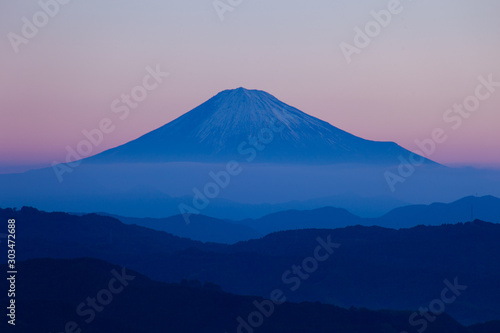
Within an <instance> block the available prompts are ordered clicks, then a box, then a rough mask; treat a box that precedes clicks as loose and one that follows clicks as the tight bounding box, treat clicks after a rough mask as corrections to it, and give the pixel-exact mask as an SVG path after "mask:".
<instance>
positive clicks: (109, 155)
mask: <svg viewBox="0 0 500 333" xmlns="http://www.w3.org/2000/svg"><path fill="white" fill-rule="evenodd" d="M336 112H341V111H340V110H339V111H336ZM412 158H413V160H415V159H417V160H421V162H422V163H421V164H420V163H419V164H418V165H413V164H411V162H410V161H411V160H412ZM405 163H406V164H405ZM228 170H229V171H230V173H231V174H228V173H229V172H228ZM388 175H390V176H388ZM398 177H399V178H398ZM498 184H500V172H498V171H494V170H476V169H470V168H469V169H467V168H461V169H460V168H459V169H456V168H447V167H444V166H442V165H439V164H437V163H434V162H432V161H430V160H428V159H421V158H420V157H418V155H415V154H413V153H412V152H409V151H407V150H406V149H404V148H402V147H400V146H398V145H397V144H395V143H390V142H375V141H369V140H365V139H362V138H359V137H356V136H355V135H352V134H350V133H347V132H345V131H343V130H341V129H339V128H336V127H334V126H332V125H330V124H328V123H326V122H324V121H322V120H319V119H317V118H314V117H312V116H309V115H307V114H306V113H303V112H301V111H299V110H297V109H296V108H293V107H291V106H289V105H287V104H285V103H283V102H281V101H279V100H278V99H276V98H275V97H273V96H271V95H270V94H268V93H265V92H263V91H258V90H247V89H243V88H238V89H234V90H226V91H223V92H221V93H219V94H217V95H216V96H214V97H213V98H211V99H210V100H208V101H207V102H205V103H203V104H202V105H200V106H199V107H197V108H195V109H193V110H192V111H190V112H188V113H186V114H184V115H183V116H181V117H179V118H177V119H176V120H174V121H172V122H170V123H168V124H166V125H164V126H161V127H159V128H158V129H156V130H154V131H152V132H150V133H147V134H145V135H143V136H141V137H140V138H138V139H136V140H133V141H131V142H129V143H125V144H123V145H121V146H119V147H116V148H113V149H110V150H107V151H104V152H102V153H100V154H97V155H95V156H92V157H89V158H86V159H83V160H81V161H80V162H78V163H69V164H61V165H55V166H54V167H53V168H45V169H39V170H32V171H29V172H26V173H22V174H5V175H0V187H1V188H2V189H4V191H2V192H0V200H1V202H2V203H3V204H4V206H9V207H21V206H24V205H30V206H33V207H38V208H40V209H44V210H49V211H53V210H56V211H73V212H88V213H90V212H99V211H101V212H107V213H110V214H115V215H121V216H128V217H156V218H162V217H166V216H172V215H176V214H177V213H183V209H180V208H179V206H181V205H182V206H183V207H189V209H188V211H190V212H194V213H196V214H202V215H203V214H206V215H211V216H214V217H218V218H230V219H244V218H258V217H261V216H263V215H266V214H269V213H273V212H277V211H281V210H286V209H315V208H321V207H324V206H328V205H334V206H337V207H341V208H347V209H351V210H352V209H353V208H354V209H355V210H356V212H355V213H357V214H360V215H362V216H365V217H374V216H376V215H378V214H383V213H386V212H388V211H389V210H391V209H393V208H396V207H398V206H401V203H405V202H407V203H419V204H429V203H432V202H438V201H440V202H449V201H453V200H457V199H458V198H461V197H465V196H470V195H472V194H475V193H481V194H482V195H484V194H490V195H495V196H500V186H498ZM207 191H208V192H207ZM42 193H43V194H42ZM356 198H357V199H356ZM360 198H361V199H360ZM381 198H382V199H381ZM375 201H376V202H377V203H376V204H375V203H374V202H375ZM185 210H186V209H184V211H185Z"/></svg>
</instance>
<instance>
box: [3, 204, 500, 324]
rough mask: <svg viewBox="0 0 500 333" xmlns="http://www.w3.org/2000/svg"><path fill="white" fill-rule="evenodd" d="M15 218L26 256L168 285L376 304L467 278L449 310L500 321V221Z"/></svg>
mask: <svg viewBox="0 0 500 333" xmlns="http://www.w3.org/2000/svg"><path fill="white" fill-rule="evenodd" d="M12 217H14V218H16V219H17V220H18V222H17V225H18V235H19V236H18V237H19V239H18V241H17V242H18V245H17V248H18V256H19V259H30V258H40V257H52V258H75V257H95V258H99V259H103V260H106V261H110V262H113V263H116V264H120V265H124V266H126V267H129V268H130V269H134V270H137V271H140V272H141V273H144V274H146V275H148V276H151V277H152V278H154V279H156V280H160V281H164V282H179V281H181V280H182V279H184V278H189V279H199V280H201V281H203V282H213V283H216V284H218V285H221V286H222V287H223V288H224V290H226V291H228V292H232V293H236V294H245V295H260V296H263V297H268V295H269V292H270V291H272V290H273V289H275V288H276V287H277V286H281V287H282V288H286V289H287V290H290V289H295V290H294V292H293V293H291V294H290V296H289V299H290V300H291V301H296V302H301V301H321V302H324V303H330V304H335V305H338V306H343V307H350V306H356V307H367V308H372V309H387V308H389V309H397V310H407V309H416V308H419V307H421V306H428V305H429V303H430V302H431V301H433V300H434V299H436V298H439V297H440V295H441V292H442V290H443V288H445V287H446V283H445V282H444V281H445V280H448V281H449V282H450V283H454V281H457V283H458V284H460V285H466V286H467V288H466V290H465V291H463V292H462V293H461V295H460V297H458V298H457V299H456V300H455V301H454V302H453V303H452V304H449V305H447V306H446V311H447V313H449V314H450V315H451V316H453V317H454V318H455V319H457V320H458V321H459V322H461V323H465V324H472V323H477V322H482V321H488V320H495V319H499V318H500V305H499V303H498V299H499V298H500V284H499V283H498V281H500V268H499V267H500V266H498V262H499V260H500V243H499V242H498V239H499V238H500V225H498V224H492V223H486V222H481V221H474V222H470V223H465V224H456V225H443V226H434V227H423V226H420V227H416V228H412V229H402V230H394V229H385V228H380V227H361V226H358V227H349V228H343V229H334V230H328V229H310V230H297V231H287V232H279V233H274V234H270V235H268V236H266V237H264V238H262V239H257V240H251V241H247V242H240V243H237V244H234V245H231V246H228V245H221V244H210V243H205V244H204V243H201V242H194V241H191V240H187V239H181V238H178V237H175V236H172V235H169V234H167V233H164V232H159V231H154V230H149V229H146V228H142V227H138V226H127V225H124V224H122V223H120V222H119V221H117V220H115V219H113V218H110V217H101V216H97V215H86V216H82V217H80V216H73V215H69V214H63V213H44V212H39V211H37V210H35V209H30V208H24V209H22V210H20V211H16V212H15V211H12V210H8V209H7V210H0V219H7V218H12ZM318 239H321V241H319V240H318ZM321 242H323V243H327V244H332V243H335V244H340V246H339V247H333V248H331V250H332V252H333V253H332V254H331V256H329V257H328V260H325V261H322V262H317V263H316V264H317V265H315V264H314V260H312V259H310V258H311V257H314V256H315V255H316V254H315V253H316V252H315V251H316V249H317V248H318V246H319V245H321V244H323V243H321ZM332 246H333V245H332ZM322 253H323V255H324V252H322ZM308 258H309V259H308ZM306 259H307V260H306ZM311 260H312V261H311ZM304 265H306V266H307V267H306V268H304V267H305V266H304ZM311 265H312V266H311ZM295 267H303V268H302V270H297V269H298V268H295ZM304 269H307V270H308V271H310V272H309V273H307V274H306V273H304Z"/></svg>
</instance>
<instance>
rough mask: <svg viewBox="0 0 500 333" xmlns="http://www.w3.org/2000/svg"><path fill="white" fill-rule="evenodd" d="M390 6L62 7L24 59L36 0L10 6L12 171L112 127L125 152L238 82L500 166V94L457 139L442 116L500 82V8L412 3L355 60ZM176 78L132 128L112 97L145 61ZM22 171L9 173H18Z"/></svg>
mask: <svg viewBox="0 0 500 333" xmlns="http://www.w3.org/2000/svg"><path fill="white" fill-rule="evenodd" d="M387 3H388V1H367V2H366V3H364V4H352V3H351V2H349V1H347V0H344V1H337V2H332V1H326V0H321V1H317V2H315V3H314V5H313V4H310V3H305V2H303V1H298V0H294V1H290V0H288V1H285V0H279V1H273V2H272V3H271V4H269V2H264V1H246V2H245V1H244V2H243V3H242V4H241V5H240V6H238V7H237V8H234V10H233V11H232V12H228V13H226V14H225V20H224V21H221V20H220V19H219V17H218V15H217V13H216V11H215V10H214V8H213V7H212V3H211V1H207V2H198V3H193V2H190V1H180V0H176V1H169V2H168V4H166V3H164V2H163V1H159V0H157V1H151V2H148V3H147V4H143V3H141V4H139V3H135V2H123V1H117V0H115V1H110V2H106V4H102V3H101V2H98V1H86V2H72V3H70V4H68V5H64V6H61V8H60V10H59V12H58V13H57V14H56V15H55V16H54V17H53V18H50V20H49V22H48V24H47V25H46V26H44V27H43V28H41V29H40V31H39V33H38V34H37V35H36V36H35V37H34V38H33V39H31V40H29V43H28V44H26V45H20V48H19V53H15V52H14V51H13V49H12V47H11V44H10V42H9V39H8V38H7V34H8V33H10V32H15V33H18V34H19V33H20V31H21V27H22V24H23V23H22V21H21V19H22V17H23V16H26V17H31V16H32V15H33V14H34V13H36V12H37V11H39V10H40V8H39V7H38V5H37V4H36V3H35V2H31V3H28V4H22V3H18V2H12V3H11V2H8V3H2V5H0V33H1V35H2V36H5V38H2V39H1V40H0V57H1V59H2V62H1V63H0V73H1V76H0V110H1V118H0V166H1V167H0V171H1V170H2V169H3V170H6V166H9V165H21V164H37V165H40V164H42V165H44V164H47V165H48V164H50V163H51V162H52V161H54V160H63V159H64V156H65V147H66V146H67V145H70V146H75V145H76V144H77V143H78V142H79V141H80V140H81V139H82V138H83V137H82V133H81V131H82V130H85V129H87V130H90V129H92V128H95V127H96V126H97V124H98V123H99V121H100V120H101V119H103V118H110V119H112V120H113V121H114V122H115V124H116V130H115V131H114V132H113V133H111V134H109V135H107V136H106V137H105V139H104V142H103V143H102V144H101V145H99V146H98V147H97V148H96V151H95V153H97V152H99V151H102V150H105V149H108V148H111V147H114V146H117V145H120V144H123V143H125V142H128V141H130V140H131V139H134V138H136V137H138V136H140V135H142V134H145V133H147V132H149V131H151V130H153V129H155V128H157V127H159V126H161V125H163V124H165V123H167V122H169V121H171V120H173V119H175V118H176V117H178V116H180V115H182V114H183V113H185V112H187V111H189V110H191V109H192V108H194V107H196V106H197V105H199V104H201V103H202V102H204V101H205V100H207V99H209V98H210V97H212V96H213V95H215V94H216V93H218V92H219V91H221V90H225V89H232V88H237V87H240V86H243V87H246V88H249V89H260V90H265V91H267V92H269V93H271V94H273V95H275V96H276V97H277V98H279V99H280V100H282V101H283V102H285V103H288V104H290V105H292V106H295V107H297V108H299V109H300V110H302V111H304V112H306V113H309V114H311V115H313V116H315V117H318V118H321V119H323V120H325V121H328V122H329V123H331V124H332V125H334V126H337V127H339V128H342V129H344V130H346V131H348V132H351V133H353V134H355V135H358V136H361V137H364V138H367V139H372V140H383V141H395V142H397V143H399V144H400V145H402V146H404V147H405V148H408V149H414V148H415V144H414V141H415V140H416V139H419V140H422V139H425V138H429V137H430V135H431V132H432V130H433V129H435V128H437V127H441V128H443V129H445V131H446V133H447V134H448V136H449V138H448V140H447V141H446V142H445V143H442V144H440V145H439V146H438V149H437V151H436V153H435V154H434V155H433V156H431V158H432V159H434V160H436V161H438V162H440V163H445V164H460V165H475V166H500V154H499V148H500V147H499V146H500V144H499V142H500V131H498V124H499V123H500V112H498V111H499V107H500V88H498V89H499V90H498V91H496V92H494V93H492V94H491V96H490V97H489V98H488V99H487V100H484V101H482V102H481V105H480V107H479V109H478V110H477V111H475V112H474V113H473V114H472V115H471V116H470V117H469V118H467V119H464V121H463V123H462V125H461V126H460V128H458V129H456V130H453V129H451V127H450V124H447V123H445V122H444V121H443V114H444V113H445V111H446V110H447V109H448V108H449V107H451V106H452V105H453V104H454V103H462V102H463V101H464V99H465V98H466V97H467V96H469V95H473V94H474V92H475V89H476V86H477V85H478V79H477V78H478V77H479V76H484V77H487V76H488V75H490V74H492V75H493V77H494V78H496V80H497V81H500V67H499V66H498V59H500V44H499V43H498V42H497V41H498V36H499V35H500V21H499V20H498V19H497V14H498V12H499V10H500V4H499V3H498V2H497V1H494V0H485V1H482V2H481V4H480V5H478V4H476V3H473V2H471V1H465V0H463V1H452V0H446V1H442V2H440V3H439V4H436V3H433V2H425V1H420V2H418V1H417V2H415V1H413V2H410V1H401V4H402V8H403V10H402V12H400V13H399V14H397V15H394V16H393V17H392V20H391V22H390V24H389V25H388V26H387V27H385V28H383V29H382V30H381V32H380V34H379V35H377V36H375V37H374V38H373V40H372V41H371V44H370V45H369V46H368V47H366V48H365V49H362V50H361V52H360V54H356V55H354V56H353V58H352V59H353V61H352V62H351V63H350V64H348V63H347V62H346V60H345V58H344V55H343V54H342V52H341V50H340V47H339V44H340V43H341V42H347V43H353V38H354V30H353V29H354V27H356V26H360V27H364V25H365V24H366V23H367V22H369V21H371V20H372V19H373V18H372V17H371V16H370V12H371V11H372V10H375V11H379V10H382V9H384V8H386V7H387ZM156 64H159V65H160V66H161V68H162V69H163V70H165V71H168V72H169V73H170V76H169V77H168V78H167V79H166V80H165V81H164V82H163V83H162V84H161V85H160V86H159V87H158V88H157V89H155V90H154V91H151V92H150V93H149V95H148V97H147V98H146V100H145V101H144V102H142V103H141V104H140V105H139V107H138V108H137V109H136V110H134V111H133V113H132V114H131V115H130V117H128V118H127V119H125V120H120V119H119V118H118V117H117V115H116V114H114V113H112V112H111V109H110V104H111V102H112V101H113V100H114V99H115V98H117V97H119V96H120V95H121V94H122V93H129V92H130V90H131V89H132V88H133V87H134V86H136V85H138V84H141V82H142V78H143V77H144V75H145V74H146V70H145V68H146V67H147V66H151V67H154V66H156ZM9 170H10V169H9Z"/></svg>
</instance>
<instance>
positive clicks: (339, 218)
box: [239, 207, 364, 234]
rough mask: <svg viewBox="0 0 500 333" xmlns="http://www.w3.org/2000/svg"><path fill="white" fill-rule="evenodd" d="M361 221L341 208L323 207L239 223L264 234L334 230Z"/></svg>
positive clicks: (282, 213) (280, 213)
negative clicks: (304, 230) (297, 230)
mask: <svg viewBox="0 0 500 333" xmlns="http://www.w3.org/2000/svg"><path fill="white" fill-rule="evenodd" d="M363 221H364V220H363V219H362V218H360V217H358V216H356V215H353V214H351V213H349V212H348V211H347V210H345V209H342V208H334V207H324V208H319V209H313V210H306V211H300V210H288V211H283V212H278V213H274V214H269V215H266V216H264V217H262V218H260V219H255V220H253V219H247V220H243V221H239V223H242V224H244V225H247V226H249V227H251V228H253V229H256V230H258V231H260V232H262V233H264V234H269V233H272V232H276V231H282V230H296V229H312V228H315V229H334V228H339V227H346V226H350V225H358V224H363Z"/></svg>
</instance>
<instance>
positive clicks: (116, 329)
mask: <svg viewBox="0 0 500 333" xmlns="http://www.w3.org/2000/svg"><path fill="white" fill-rule="evenodd" d="M21 265H22V268H23V274H20V275H19V279H18V281H17V284H18V289H19V292H18V295H17V300H18V305H17V311H18V314H19V315H18V317H17V322H16V326H15V327H12V326H10V325H8V324H7V323H6V320H2V321H1V322H0V329H1V330H2V332H5V333H10V332H16V333H17V332H65V330H66V327H73V328H74V329H75V331H74V332H76V331H77V329H80V330H81V331H82V332H88V333H101V332H106V333H121V332H146V331H147V332H183V333H198V332H206V333H220V332H231V333H232V332H239V333H242V332H246V333H249V332H263V333H267V332H269V333H276V332H297V333H299V332H300V333H302V332H308V333H330V332H339V333H352V332H371V333H388V332H394V333H399V332H402V331H406V330H408V331H410V330H411V329H413V328H414V327H412V326H411V325H410V324H409V321H408V318H409V317H410V316H411V314H412V312H411V311H370V310H367V309H357V308H351V309H349V310H347V309H342V308H339V307H335V306H332V305H325V304H320V303H300V304H296V303H289V302H286V303H283V304H273V303H272V302H270V301H268V300H265V299H263V298H261V297H254V296H237V295H232V294H228V293H225V292H222V291H219V290H217V286H215V285H209V284H205V285H203V284H201V283H200V284H199V285H196V283H194V282H195V281H193V282H191V283H184V284H165V283H160V282H155V281H153V280H150V279H149V278H147V277H146V276H144V275H142V274H140V273H138V272H136V271H133V270H130V269H123V268H121V267H118V266H116V265H112V264H109V263H107V262H104V261H100V260H95V259H74V260H60V259H59V260H54V259H37V260H30V261H27V262H23V263H21ZM0 267H1V268H2V270H5V267H6V266H0ZM113 271H115V272H118V273H119V274H123V273H125V275H126V276H127V277H128V278H129V279H130V280H129V281H128V280H127V281H125V284H126V285H125V284H124V286H123V289H122V290H121V291H120V292H118V293H116V294H114V295H112V299H111V301H109V302H108V300H107V299H106V304H105V305H102V304H101V303H99V299H100V298H99V297H97V298H96V299H97V301H96V302H97V303H96V304H97V306H98V307H99V309H100V311H96V310H93V309H94V308H92V307H91V306H90V305H85V304H88V303H85V302H86V301H87V300H88V299H89V297H94V298H95V297H96V295H100V293H101V292H103V291H104V292H105V291H106V290H107V288H109V287H108V286H109V285H110V281H111V280H112V279H115V275H113V273H112V272H113ZM4 284H5V283H4V282H2V283H1V285H2V286H3V285H4ZM75 286H78V287H77V288H75ZM117 286H120V288H122V284H121V282H117V283H115V284H114V287H115V288H118V287H117ZM101 295H102V294H101ZM4 300H5V295H4V293H2V294H1V296H0V301H2V304H5V303H4ZM81 304H83V307H81ZM255 304H257V306H259V307H257V306H256V305H255ZM269 304H271V305H269ZM77 309H80V312H79V313H81V314H83V315H78V314H77ZM259 309H263V310H259ZM256 311H257V315H255V314H253V316H255V317H256V318H253V317H252V319H251V321H249V319H248V318H249V316H251V315H252V313H255V312H256ZM260 311H263V312H265V314H266V315H263V314H262V313H263V312H260ZM259 314H260V316H261V317H259ZM237 318H241V319H240V321H238V320H237ZM261 318H262V319H261ZM256 320H258V321H257V323H259V325H258V326H256V327H255V330H254V328H253V327H252V326H249V325H250V324H249V322H251V323H256ZM242 322H243V323H242ZM247 325H248V326H247ZM420 327H421V326H418V328H420ZM496 329H498V322H490V323H487V324H480V325H475V326H473V327H464V326H461V325H460V324H458V323H457V322H456V321H454V320H453V319H452V318H450V317H449V316H448V315H447V314H442V315H440V316H438V317H436V320H435V321H434V322H432V323H428V326H427V327H426V332H428V333H442V332H454V333H496V332H497V331H496Z"/></svg>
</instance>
